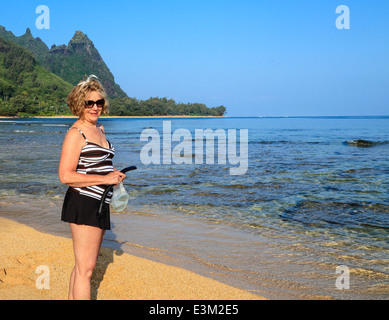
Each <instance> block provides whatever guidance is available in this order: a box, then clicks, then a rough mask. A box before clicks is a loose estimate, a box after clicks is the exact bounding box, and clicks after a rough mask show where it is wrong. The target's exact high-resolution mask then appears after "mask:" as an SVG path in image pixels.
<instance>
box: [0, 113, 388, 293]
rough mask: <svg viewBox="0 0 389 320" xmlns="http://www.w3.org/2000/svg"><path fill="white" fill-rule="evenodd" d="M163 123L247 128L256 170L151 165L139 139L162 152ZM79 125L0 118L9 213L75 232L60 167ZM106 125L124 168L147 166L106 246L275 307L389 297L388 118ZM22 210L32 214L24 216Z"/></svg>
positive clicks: (0, 174) (135, 179)
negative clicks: (151, 139) (151, 135)
mask: <svg viewBox="0 0 389 320" xmlns="http://www.w3.org/2000/svg"><path fill="white" fill-rule="evenodd" d="M163 121H171V122H170V124H171V127H172V132H174V131H175V130H176V129H187V130H189V132H191V133H192V135H193V137H194V136H195V135H194V132H195V130H196V129H206V128H211V129H212V130H216V129H223V130H224V131H225V132H227V130H228V129H248V132H249V134H248V138H249V139H248V161H249V167H248V171H247V173H246V174H244V175H241V176H232V175H230V174H229V169H230V168H231V167H233V166H234V165H232V164H230V163H229V162H227V163H226V164H223V165H220V164H218V157H217V151H216V149H215V160H214V164H195V163H194V161H193V162H192V164H181V165H178V164H174V163H172V164H152V165H144V164H142V162H141V161H140V151H141V149H142V148H143V147H144V146H145V144H146V143H147V142H144V141H140V135H141V133H142V132H143V131H144V130H145V129H147V128H152V129H155V130H157V131H158V132H159V133H160V136H161V145H162V139H163V138H162V136H163ZM72 122H73V120H71V119H44V120H42V119H36V120H18V121H15V120H4V121H0V145H1V148H2V151H1V155H0V168H1V171H0V210H1V214H2V215H5V214H6V213H7V212H9V211H13V215H14V218H16V217H18V219H21V220H25V222H26V220H27V222H28V223H30V224H33V225H35V226H39V225H40V228H43V229H45V231H51V232H58V233H62V234H67V232H68V231H67V228H66V225H65V226H64V224H61V223H60V222H59V215H60V213H59V211H60V206H61V202H62V198H63V195H64V192H65V190H66V187H64V186H62V185H61V184H60V183H59V181H58V177H57V169H58V161H59V156H60V148H61V144H62V141H63V137H64V135H65V133H66V131H67V129H68V128H69V126H70V125H71V124H72ZM101 122H102V123H103V125H104V127H105V130H106V132H107V137H108V139H109V140H110V141H111V142H112V143H113V145H114V146H115V149H116V153H117V154H116V155H115V158H114V162H115V166H116V167H117V168H118V169H120V168H122V167H126V166H128V165H136V166H137V167H138V170H136V171H134V172H131V173H129V174H128V178H127V179H126V183H125V187H126V189H127V191H128V192H129V194H130V196H131V200H130V203H129V205H128V207H127V210H126V211H125V212H124V213H122V214H119V215H114V216H113V219H112V220H113V224H114V228H113V230H112V232H110V233H108V234H107V237H106V244H107V245H110V246H112V247H116V248H120V249H121V250H124V251H127V252H130V253H136V254H139V255H142V256H145V257H148V258H153V259H155V260H160V261H163V262H168V263H173V264H176V265H181V266H184V267H188V268H190V269H193V270H195V271H198V272H201V273H203V274H205V275H208V276H211V277H214V278H217V279H219V280H223V281H225V282H229V283H232V284H234V285H236V286H240V287H243V288H245V289H248V290H250V291H252V292H256V293H258V294H262V295H265V296H268V297H270V298H287V299H289V298H292V299H296V298H315V297H316V298H336V299H355V298H356V299H386V298H388V297H389V267H388V253H389V245H388V241H387V239H388V234H389V219H388V218H389V199H388V196H387V195H388V191H389V190H388V175H389V169H388V168H389V165H388V164H389V163H388V162H389V161H388V159H389V158H388V155H389V144H388V143H387V142H388V141H389V129H388V128H389V126H388V124H389V118H387V117H376V118H374V117H372V118H223V119H102V120H101ZM238 131H239V130H238ZM358 139H360V140H362V139H363V140H365V141H369V142H373V143H370V144H368V146H366V144H363V146H362V145H358V143H356V142H355V141H357V140H358ZM194 140H195V139H194ZM238 140H239V136H238ZM178 143H179V142H172V147H171V150H172V149H173V148H174V146H175V145H177V144H178ZM194 143H195V141H193V145H194ZM204 143H205V140H204ZM215 144H216V140H215ZM238 145H239V144H238ZM192 150H193V152H194V146H193V149H192ZM165 152H166V151H165ZM163 154H164V152H163V150H162V152H161V159H162V157H163ZM193 158H194V156H193ZM17 201H20V204H19V207H18V209H17V208H16V207H17V204H15V203H16V202H17ZM9 203H13V205H10V204H9ZM15 206H16V207H15ZM23 206H24V208H25V210H24V211H26V208H28V212H25V213H20V211H21V210H20V208H23ZM11 207H12V208H14V209H11ZM18 210H19V211H18ZM7 214H8V215H9V213H7ZM340 265H346V266H348V267H349V268H350V289H349V290H345V289H344V290H339V289H337V288H336V286H335V281H336V278H337V276H339V274H336V273H335V272H336V267H337V266H340Z"/></svg>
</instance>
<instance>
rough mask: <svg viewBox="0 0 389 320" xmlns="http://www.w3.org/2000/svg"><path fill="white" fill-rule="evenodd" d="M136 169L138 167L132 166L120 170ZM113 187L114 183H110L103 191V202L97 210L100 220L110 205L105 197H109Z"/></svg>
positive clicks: (123, 171) (124, 171)
mask: <svg viewBox="0 0 389 320" xmlns="http://www.w3.org/2000/svg"><path fill="white" fill-rule="evenodd" d="M136 169H137V167H135V166H131V167H127V168H124V169H122V170H120V172H122V173H126V172H127V171H131V170H136ZM112 189H113V185H109V186H108V187H107V188H106V189H105V191H104V193H103V196H102V198H101V202H100V207H99V211H98V212H97V219H99V220H100V219H101V218H102V217H103V215H104V213H105V211H106V210H107V206H109V205H108V204H106V203H105V199H106V198H107V195H108V193H109V192H110V191H112Z"/></svg>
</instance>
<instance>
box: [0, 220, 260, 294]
mask: <svg viewBox="0 0 389 320" xmlns="http://www.w3.org/2000/svg"><path fill="white" fill-rule="evenodd" d="M0 243H1V250H0V300H30V299H31V300H66V299H67V293H68V280H69V275H70V272H71V270H72V268H73V262H74V258H73V250H72V240H71V239H68V238H62V237H58V236H53V235H50V234H45V233H41V232H38V231H36V230H34V229H33V228H30V227H28V226H25V225H23V224H20V223H17V222H14V221H12V220H9V219H5V218H0ZM40 266H43V267H40ZM39 267H40V268H39ZM46 276H47V277H46ZM44 285H46V287H47V289H45V288H42V287H44ZM38 287H41V289H38ZM92 298H93V299H98V300H194V299H197V300H206V299H209V300H218V299H223V300H257V299H263V298H262V297H260V296H258V295H254V294H251V293H249V292H246V291H243V290H240V289H237V288H233V287H231V286H228V285H225V284H223V283H220V282H217V281H215V280H212V279H209V278H206V277H203V276H200V275H198V274H195V273H193V272H190V271H187V270H184V269H181V268H177V267H173V266H169V265H165V264H161V263H158V262H153V261H150V260H146V259H143V258H139V257H135V256H132V255H129V254H126V253H123V252H121V251H117V250H113V249H110V248H106V247H102V249H101V251H100V254H99V258H98V263H97V267H96V269H95V272H94V274H93V277H92Z"/></svg>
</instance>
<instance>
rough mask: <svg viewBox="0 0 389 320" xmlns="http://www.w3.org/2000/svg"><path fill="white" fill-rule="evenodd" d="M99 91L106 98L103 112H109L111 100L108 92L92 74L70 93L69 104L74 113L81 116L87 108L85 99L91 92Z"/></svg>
mask: <svg viewBox="0 0 389 320" xmlns="http://www.w3.org/2000/svg"><path fill="white" fill-rule="evenodd" d="M92 91H97V92H98V93H99V94H100V95H101V96H102V97H103V99H104V100H105V104H104V107H103V110H102V113H103V114H108V109H109V102H108V97H107V93H106V92H105V90H104V88H103V85H102V84H101V82H100V81H99V79H98V78H97V77H96V76H95V75H93V74H92V75H90V76H89V77H88V78H87V79H86V80H85V81H80V83H79V84H78V85H76V86H75V87H74V88H73V90H72V91H71V92H70V94H69V95H68V99H67V104H68V106H69V108H70V111H71V112H72V114H73V115H75V116H78V117H80V116H81V115H82V112H83V111H84V108H85V99H86V97H87V96H88V95H89V93H90V92H92Z"/></svg>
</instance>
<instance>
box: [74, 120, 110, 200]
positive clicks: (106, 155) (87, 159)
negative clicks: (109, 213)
mask: <svg viewBox="0 0 389 320" xmlns="http://www.w3.org/2000/svg"><path fill="white" fill-rule="evenodd" d="M98 126H99V124H98ZM99 127H100V126H99ZM72 128H76V129H77V130H78V131H80V133H81V135H82V136H83V138H84V139H85V142H86V144H85V146H84V147H83V148H82V150H81V154H80V159H79V160H78V165H77V170H76V171H77V172H79V173H83V174H100V175H106V174H108V173H110V172H112V171H113V163H112V158H113V157H114V155H115V149H114V147H113V146H112V144H111V143H110V142H109V141H108V140H107V142H108V149H107V148H104V147H102V146H100V145H98V144H96V143H93V142H89V141H88V139H87V138H86V137H85V135H84V133H83V132H82V131H81V130H80V129H79V128H77V127H71V128H70V129H72ZM70 129H69V130H70ZM106 187H107V185H98V186H89V187H69V188H70V189H72V190H73V191H75V192H77V193H79V194H81V195H84V196H87V197H90V198H94V199H97V200H99V201H101V198H102V196H103V193H104V191H105V189H106ZM111 198H112V192H109V193H108V195H107V197H106V199H105V202H106V203H107V204H109V203H110V202H111Z"/></svg>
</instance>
